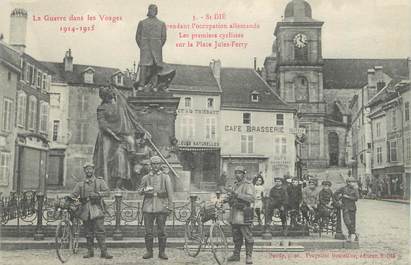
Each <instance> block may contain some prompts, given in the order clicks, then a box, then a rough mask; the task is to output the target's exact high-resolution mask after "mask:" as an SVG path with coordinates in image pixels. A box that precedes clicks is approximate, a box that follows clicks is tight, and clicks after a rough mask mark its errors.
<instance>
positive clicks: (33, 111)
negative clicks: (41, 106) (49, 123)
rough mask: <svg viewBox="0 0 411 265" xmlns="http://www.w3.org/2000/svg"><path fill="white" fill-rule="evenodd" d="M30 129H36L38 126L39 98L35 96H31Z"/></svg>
mask: <svg viewBox="0 0 411 265" xmlns="http://www.w3.org/2000/svg"><path fill="white" fill-rule="evenodd" d="M28 119H29V120H28V127H29V130H35V129H36V127H37V99H36V97H34V96H30V98H29V117H28Z"/></svg>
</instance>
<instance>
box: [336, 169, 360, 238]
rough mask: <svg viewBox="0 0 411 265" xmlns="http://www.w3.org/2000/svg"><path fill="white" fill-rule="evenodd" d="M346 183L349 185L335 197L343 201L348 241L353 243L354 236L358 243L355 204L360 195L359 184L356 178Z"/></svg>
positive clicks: (339, 190)
mask: <svg viewBox="0 0 411 265" xmlns="http://www.w3.org/2000/svg"><path fill="white" fill-rule="evenodd" d="M346 182H347V185H346V186H344V187H341V188H340V189H338V190H337V191H336V192H335V193H334V196H335V198H336V200H337V201H339V200H341V203H342V211H343V219H344V223H345V226H346V227H347V230H348V240H349V241H352V236H355V240H356V241H357V240H358V234H357V233H356V231H355V226H356V214H357V206H356V205H355V202H356V201H358V199H359V197H360V195H359V194H358V189H357V188H356V187H355V186H356V183H357V180H356V179H355V178H353V177H349V178H348V179H347V180H346Z"/></svg>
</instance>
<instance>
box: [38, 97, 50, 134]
mask: <svg viewBox="0 0 411 265" xmlns="http://www.w3.org/2000/svg"><path fill="white" fill-rule="evenodd" d="M48 119H49V104H48V103H47V102H41V103H40V124H39V125H40V127H39V131H40V132H42V133H47V129H48Z"/></svg>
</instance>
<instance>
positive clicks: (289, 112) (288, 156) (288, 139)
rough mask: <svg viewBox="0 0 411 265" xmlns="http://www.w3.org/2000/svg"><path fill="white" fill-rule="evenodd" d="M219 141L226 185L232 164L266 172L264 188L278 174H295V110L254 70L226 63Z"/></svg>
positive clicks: (231, 178)
mask: <svg viewBox="0 0 411 265" xmlns="http://www.w3.org/2000/svg"><path fill="white" fill-rule="evenodd" d="M220 82H221V88H222V91H223V94H222V100H221V101H222V102H221V115H220V118H221V123H220V133H221V138H220V144H221V167H222V171H224V172H226V173H227V176H228V180H227V182H228V183H227V185H232V184H233V182H234V169H235V167H236V166H238V165H241V166H244V167H245V168H246V170H247V175H249V176H252V177H254V176H256V175H257V174H258V173H260V172H261V173H262V175H263V176H264V178H265V185H266V188H267V189H268V188H270V187H272V185H273V180H274V177H284V176H285V175H291V176H295V174H296V172H295V162H296V149H295V126H296V124H295V116H296V110H295V109H294V108H293V107H292V106H289V105H288V104H286V103H285V102H284V101H283V100H281V99H280V97H279V96H278V95H277V94H276V93H275V92H274V91H273V90H272V89H271V88H270V87H269V86H268V85H267V83H266V82H265V81H264V80H263V79H262V78H261V77H260V76H259V75H258V74H257V72H256V71H254V70H253V69H241V68H222V71H221V81H220Z"/></svg>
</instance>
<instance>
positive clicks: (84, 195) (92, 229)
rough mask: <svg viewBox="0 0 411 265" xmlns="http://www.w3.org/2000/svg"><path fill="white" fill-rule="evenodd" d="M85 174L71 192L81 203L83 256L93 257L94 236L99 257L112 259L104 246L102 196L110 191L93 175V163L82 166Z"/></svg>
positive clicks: (104, 232) (101, 180) (102, 181)
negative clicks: (85, 241)
mask: <svg viewBox="0 0 411 265" xmlns="http://www.w3.org/2000/svg"><path fill="white" fill-rule="evenodd" d="M83 169H84V172H85V174H86V178H85V180H83V181H81V182H79V183H77V185H76V186H75V187H74V190H73V192H72V196H73V197H75V198H78V197H79V198H80V201H81V203H82V205H81V208H80V212H79V214H78V215H79V218H80V219H81V220H83V224H84V231H85V234H86V239H87V249H88V253H87V254H86V255H85V256H83V258H91V257H94V236H95V237H96V239H97V242H98V245H99V248H100V250H101V257H102V258H105V259H112V258H113V256H111V255H110V254H108V252H107V247H106V231H105V229H104V212H105V209H104V201H103V199H102V198H103V197H108V196H109V195H110V191H109V189H108V187H107V184H106V182H105V181H104V180H103V178H102V177H97V178H96V177H95V176H94V164H92V163H86V164H85V165H84V166H83Z"/></svg>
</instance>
